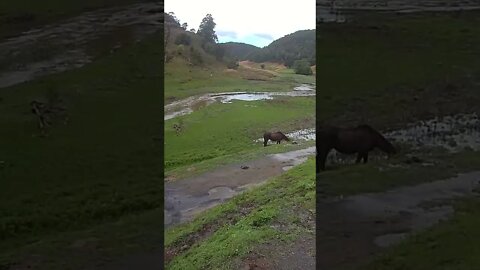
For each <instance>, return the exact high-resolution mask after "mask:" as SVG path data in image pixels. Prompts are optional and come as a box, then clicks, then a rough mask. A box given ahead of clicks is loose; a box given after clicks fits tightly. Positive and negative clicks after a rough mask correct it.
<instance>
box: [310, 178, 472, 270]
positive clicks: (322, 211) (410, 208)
mask: <svg viewBox="0 0 480 270" xmlns="http://www.w3.org/2000/svg"><path fill="white" fill-rule="evenodd" d="M320 181H321V180H320ZM479 184H480V172H471V173H466V174H461V175H459V176H457V177H454V178H450V179H446V180H440V181H435V182H431V183H424V184H420V185H417V186H409V187H402V188H397V189H393V190H389V191H386V192H382V193H368V194H360V195H355V196H350V197H345V198H329V199H320V200H319V202H318V203H317V213H318V214H319V215H322V217H323V218H322V219H319V222H318V223H317V226H318V228H319V231H318V232H320V235H318V239H319V241H318V242H317V252H318V253H317V254H319V259H320V260H319V262H320V265H317V267H320V268H321V269H355V266H358V265H360V264H362V263H366V262H368V261H369V260H370V259H372V256H373V255H375V254H377V252H379V251H380V250H381V249H382V248H385V247H389V246H391V245H394V244H397V243H398V242H400V241H402V240H404V239H406V238H408V237H409V236H410V235H411V234H414V233H417V232H419V231H422V230H424V229H426V228H429V227H431V226H433V225H435V224H437V223H438V222H440V221H442V220H446V219H448V218H449V217H450V216H451V215H452V214H453V213H454V209H453V207H452V206H451V201H452V200H454V199H456V198H461V197H466V196H472V195H477V196H478V194H477V193H475V189H476V188H478V186H479Z"/></svg>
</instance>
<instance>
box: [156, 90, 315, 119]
mask: <svg viewBox="0 0 480 270" xmlns="http://www.w3.org/2000/svg"><path fill="white" fill-rule="evenodd" d="M315 94H316V92H315V85H309V84H301V85H300V86H297V87H295V88H294V89H293V90H292V91H288V92H226V93H213V94H204V95H199V96H192V97H189V98H186V99H182V100H178V101H175V102H172V103H170V104H167V105H165V107H164V110H165V114H164V120H169V119H172V118H175V117H178V116H182V115H186V114H190V113H192V112H193V111H195V110H196V109H198V108H201V107H204V106H208V105H210V104H212V103H214V102H221V103H225V104H229V103H232V102H234V101H235V100H240V101H257V100H271V99H274V98H276V97H281V96H287V97H309V96H315Z"/></svg>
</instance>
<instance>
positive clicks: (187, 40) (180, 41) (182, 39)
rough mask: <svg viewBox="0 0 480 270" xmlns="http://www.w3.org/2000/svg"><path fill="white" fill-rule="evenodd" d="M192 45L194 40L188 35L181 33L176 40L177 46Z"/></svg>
mask: <svg viewBox="0 0 480 270" xmlns="http://www.w3.org/2000/svg"><path fill="white" fill-rule="evenodd" d="M191 43H192V38H191V37H190V36H189V35H188V34H186V33H181V34H180V35H178V36H177V37H176V38H175V44H176V45H185V46H189V45H190V44H191Z"/></svg>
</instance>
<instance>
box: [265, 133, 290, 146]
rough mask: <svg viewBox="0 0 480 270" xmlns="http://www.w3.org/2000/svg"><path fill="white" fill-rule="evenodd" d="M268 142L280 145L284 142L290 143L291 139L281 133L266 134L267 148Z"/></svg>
mask: <svg viewBox="0 0 480 270" xmlns="http://www.w3.org/2000/svg"><path fill="white" fill-rule="evenodd" d="M268 140H271V141H272V142H277V144H280V142H281V141H282V140H285V141H290V139H289V138H287V136H285V134H283V133H282V132H280V131H277V132H265V134H263V146H267V142H268Z"/></svg>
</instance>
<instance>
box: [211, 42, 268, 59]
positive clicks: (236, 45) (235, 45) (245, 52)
mask: <svg viewBox="0 0 480 270" xmlns="http://www.w3.org/2000/svg"><path fill="white" fill-rule="evenodd" d="M220 46H221V47H223V48H224V50H225V56H226V57H229V58H233V59H238V60H246V59H247V57H248V56H249V55H251V54H253V53H258V52H259V51H261V48H259V47H256V46H253V45H250V44H245V43H241V42H226V43H221V44H220Z"/></svg>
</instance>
